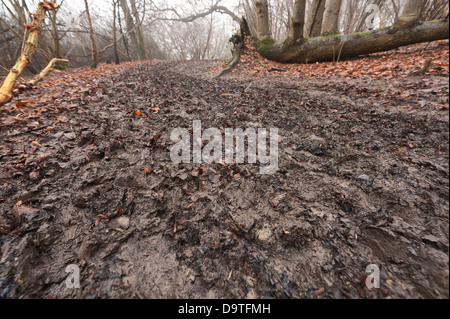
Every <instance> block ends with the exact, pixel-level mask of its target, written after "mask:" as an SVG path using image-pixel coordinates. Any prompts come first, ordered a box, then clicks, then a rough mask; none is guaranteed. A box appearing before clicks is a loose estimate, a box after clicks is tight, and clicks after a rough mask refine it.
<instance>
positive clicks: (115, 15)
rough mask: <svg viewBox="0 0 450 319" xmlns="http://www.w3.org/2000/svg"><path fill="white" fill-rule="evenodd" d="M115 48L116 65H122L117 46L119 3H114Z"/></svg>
mask: <svg viewBox="0 0 450 319" xmlns="http://www.w3.org/2000/svg"><path fill="white" fill-rule="evenodd" d="M113 6H114V9H113V46H114V63H115V64H120V58H119V50H118V45H117V25H116V23H117V2H116V1H115V0H114V1H113Z"/></svg>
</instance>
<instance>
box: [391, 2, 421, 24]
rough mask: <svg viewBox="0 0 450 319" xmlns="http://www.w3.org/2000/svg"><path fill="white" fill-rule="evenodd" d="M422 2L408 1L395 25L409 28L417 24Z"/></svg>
mask: <svg viewBox="0 0 450 319" xmlns="http://www.w3.org/2000/svg"><path fill="white" fill-rule="evenodd" d="M422 6H423V0H408V2H407V3H406V5H405V8H404V9H403V12H402V14H401V15H400V18H399V19H398V21H397V23H398V25H399V26H403V27H406V26H411V25H414V24H416V23H417V22H419V18H420V12H421V10H422Z"/></svg>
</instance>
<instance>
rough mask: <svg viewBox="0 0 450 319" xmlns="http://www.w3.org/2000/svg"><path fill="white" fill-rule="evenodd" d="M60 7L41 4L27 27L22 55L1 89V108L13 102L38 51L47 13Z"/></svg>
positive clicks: (52, 4) (48, 3) (47, 3)
mask: <svg viewBox="0 0 450 319" xmlns="http://www.w3.org/2000/svg"><path fill="white" fill-rule="evenodd" d="M58 7H59V5H58V4H56V3H53V2H40V3H39V4H38V7H37V11H36V14H34V15H33V19H32V23H31V25H26V28H27V29H28V32H29V35H28V39H27V41H26V43H25V46H24V48H23V50H22V54H21V56H20V58H19V59H18V60H17V62H16V64H15V65H14V67H13V68H12V69H11V71H10V72H9V74H8V76H7V77H6V79H5V81H4V82H3V85H2V87H1V88H0V106H2V105H4V104H6V103H8V102H9V101H10V100H11V98H12V90H13V88H14V85H15V84H16V81H17V79H18V78H19V77H20V75H21V74H22V72H23V70H24V69H25V67H26V66H27V65H28V64H29V63H30V61H31V58H32V56H33V54H34V52H35V51H36V48H37V46H38V41H39V36H40V35H41V33H42V26H43V25H44V22H45V13H46V12H47V11H50V10H55V9H57V8H58Z"/></svg>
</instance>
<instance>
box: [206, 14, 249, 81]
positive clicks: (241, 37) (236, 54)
mask: <svg viewBox="0 0 450 319" xmlns="http://www.w3.org/2000/svg"><path fill="white" fill-rule="evenodd" d="M246 35H251V34H250V28H249V26H248V23H247V20H246V19H245V18H244V17H243V18H242V20H241V29H240V32H238V33H236V34H235V35H234V36H233V37H232V38H231V39H230V42H232V43H233V44H234V48H233V59H232V60H231V62H230V64H229V65H228V66H227V67H226V68H225V69H223V70H222V71H221V72H220V73H219V74H217V75H216V76H215V77H214V78H215V79H217V78H220V77H221V76H224V75H225V74H228V73H230V72H231V71H233V69H234V68H235V67H236V66H237V65H238V64H239V62H240V61H241V54H242V49H243V48H244V46H245V36H246Z"/></svg>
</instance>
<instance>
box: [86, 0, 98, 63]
mask: <svg viewBox="0 0 450 319" xmlns="http://www.w3.org/2000/svg"><path fill="white" fill-rule="evenodd" d="M84 6H85V8H86V17H87V19H88V23H89V36H90V38H91V54H92V67H93V68H94V69H95V68H96V67H97V65H98V52H97V43H96V41H95V35H94V27H93V26H92V19H91V14H90V12H89V5H88V2H87V0H84Z"/></svg>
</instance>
